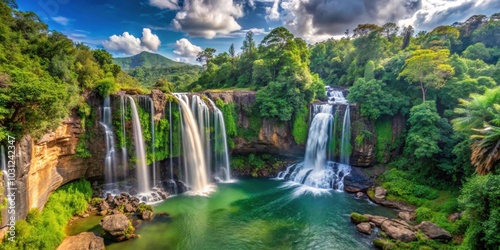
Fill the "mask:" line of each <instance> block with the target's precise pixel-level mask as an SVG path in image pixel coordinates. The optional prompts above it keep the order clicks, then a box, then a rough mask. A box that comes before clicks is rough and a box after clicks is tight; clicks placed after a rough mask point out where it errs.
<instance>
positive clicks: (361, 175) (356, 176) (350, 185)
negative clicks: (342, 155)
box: [344, 167, 375, 193]
mask: <svg viewBox="0 0 500 250" xmlns="http://www.w3.org/2000/svg"><path fill="white" fill-rule="evenodd" d="M373 185H375V181H374V180H373V179H372V178H370V176H368V175H367V174H366V173H365V172H364V171H363V169H362V168H359V167H352V168H351V173H350V174H348V175H347V176H346V177H345V178H344V191H346V192H348V193H357V192H365V191H366V190H368V188H370V187H371V186H373Z"/></svg>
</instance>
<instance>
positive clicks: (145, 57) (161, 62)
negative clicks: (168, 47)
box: [114, 51, 186, 70]
mask: <svg viewBox="0 0 500 250" xmlns="http://www.w3.org/2000/svg"><path fill="white" fill-rule="evenodd" d="M114 63H116V64H118V65H119V66H120V67H121V68H122V69H123V70H129V69H135V68H154V67H175V66H177V67H179V66H184V65H186V64H184V63H180V62H175V61H172V60H170V59H168V58H166V57H164V56H162V55H159V54H154V53H150V52H146V51H143V52H141V53H139V54H137V55H135V56H131V57H122V58H115V59H114Z"/></svg>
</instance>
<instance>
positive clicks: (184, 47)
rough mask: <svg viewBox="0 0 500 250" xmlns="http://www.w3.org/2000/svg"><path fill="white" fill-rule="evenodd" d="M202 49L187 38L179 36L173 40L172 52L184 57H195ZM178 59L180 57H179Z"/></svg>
mask: <svg viewBox="0 0 500 250" xmlns="http://www.w3.org/2000/svg"><path fill="white" fill-rule="evenodd" d="M201 51H202V49H201V47H199V46H196V45H194V44H192V43H191V42H190V41H189V40H188V39H186V38H181V39H180V40H177V41H176V42H175V49H174V53H175V54H177V55H179V56H181V57H184V58H188V57H196V56H197V55H198V53H200V52H201ZM179 60H180V58H179Z"/></svg>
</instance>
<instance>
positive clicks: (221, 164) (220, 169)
mask: <svg viewBox="0 0 500 250" xmlns="http://www.w3.org/2000/svg"><path fill="white" fill-rule="evenodd" d="M209 101H210V103H211V104H212V106H213V108H214V141H215V142H214V156H215V157H214V158H215V159H214V165H215V168H216V174H217V177H218V178H219V179H220V180H224V181H230V180H231V169H230V167H229V153H228V152H229V150H228V148H227V135H226V124H225V123H224V115H223V114H222V111H220V109H218V108H217V106H215V103H213V102H212V100H210V99H209Z"/></svg>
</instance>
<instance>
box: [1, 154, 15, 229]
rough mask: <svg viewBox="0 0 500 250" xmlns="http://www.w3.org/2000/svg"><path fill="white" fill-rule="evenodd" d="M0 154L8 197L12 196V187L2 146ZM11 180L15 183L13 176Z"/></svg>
mask: <svg viewBox="0 0 500 250" xmlns="http://www.w3.org/2000/svg"><path fill="white" fill-rule="evenodd" d="M0 154H1V155H0V170H1V171H2V176H3V180H4V185H5V194H6V195H8V194H10V191H11V190H10V189H11V186H10V185H9V173H8V172H7V157H6V154H5V147H4V145H1V146H0ZM10 180H11V181H14V178H13V176H11V178H10ZM4 197H6V196H4ZM0 215H1V213H0ZM4 223H5V222H4Z"/></svg>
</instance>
